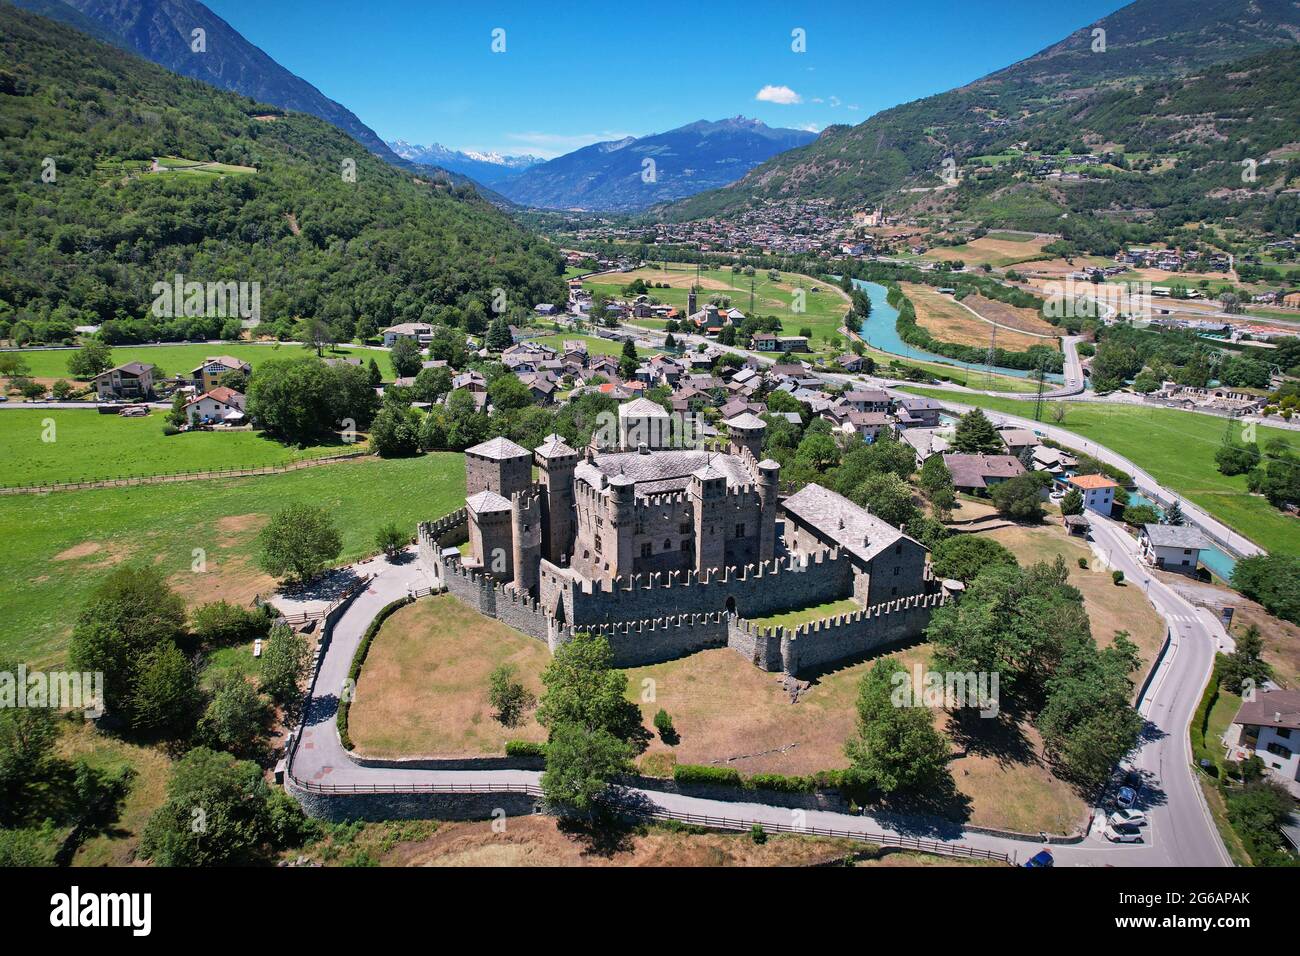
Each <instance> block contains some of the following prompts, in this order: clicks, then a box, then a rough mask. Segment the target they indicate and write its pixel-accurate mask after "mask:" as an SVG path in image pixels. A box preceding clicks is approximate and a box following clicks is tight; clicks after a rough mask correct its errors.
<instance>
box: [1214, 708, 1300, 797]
mask: <svg viewBox="0 0 1300 956" xmlns="http://www.w3.org/2000/svg"><path fill="white" fill-rule="evenodd" d="M1225 742H1226V743H1227V745H1228V756H1229V757H1231V758H1232V759H1233V760H1238V761H1240V760H1247V759H1249V758H1250V757H1259V759H1260V760H1262V761H1264V766H1265V767H1266V768H1267V769H1268V772H1269V774H1270V775H1271V776H1272V777H1274V778H1275V779H1276V780H1277V782H1278V783H1280V784H1282V785H1283V786H1284V787H1286V788H1287V789H1288V790H1290V791H1291V794H1292V796H1300V690H1283V689H1281V688H1260V689H1256V690H1255V692H1254V699H1252V700H1243V701H1242V704H1241V707H1240V708H1238V710H1237V716H1236V717H1234V718H1233V719H1232V726H1231V727H1230V728H1229V729H1228V733H1227V734H1226V735H1225Z"/></svg>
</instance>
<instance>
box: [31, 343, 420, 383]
mask: <svg viewBox="0 0 1300 956" xmlns="http://www.w3.org/2000/svg"><path fill="white" fill-rule="evenodd" d="M310 354H314V353H311V352H309V351H308V350H307V349H304V348H303V347H302V346H301V345H293V344H290V343H284V344H280V343H269V344H267V345H256V344H252V343H230V342H223V343H219V344H217V345H204V344H198V345H119V346H115V347H114V348H113V364H114V365H124V364H126V363H127V362H148V363H150V364H152V365H156V366H158V367H159V368H160V369H161V370H162V374H163V375H175V374H177V373H178V372H184V373H186V374H188V373H189V372H191V371H193V370H194V369H195V368H197V367H198V366H199V365H200V364H201V363H202V362H203V360H204V359H205V358H208V357H210V356H216V355H229V356H232V357H234V358H237V359H243V360H244V361H245V362H247V363H248V364H250V365H252V366H253V367H254V368H256V367H257V363H258V362H263V361H265V360H266V359H272V358H299V357H301V356H303V355H310ZM71 355H72V350H71V349H24V350H23V351H22V356H23V358H24V359H26V360H27V365H28V367H29V368H30V369H31V374H32V375H33V376H34V377H37V378H71V376H70V375H69V374H68V358H69V357H70V356H71ZM331 356H333V357H337V358H342V357H345V356H357V357H359V358H360V359H361V360H362V361H363V362H366V363H368V362H369V361H370V359H371V358H374V360H375V361H376V362H378V363H379V371H380V372H381V373H383V375H384V379H385V381H392V379H393V378H394V377H395V376H394V374H393V365H392V362H390V361H389V359H388V350H387V349H363V348H358V347H356V346H346V345H345V346H340V347H339V349H338V351H336V352H327V353H326V357H327V358H329V357H331ZM159 377H160V376H159V373H157V372H155V373H154V378H155V379H157V378H159Z"/></svg>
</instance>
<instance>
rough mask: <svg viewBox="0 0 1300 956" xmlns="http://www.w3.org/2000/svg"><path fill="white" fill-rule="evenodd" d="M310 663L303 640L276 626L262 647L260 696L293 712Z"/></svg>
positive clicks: (282, 627) (305, 642)
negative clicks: (266, 697) (268, 698)
mask: <svg viewBox="0 0 1300 956" xmlns="http://www.w3.org/2000/svg"><path fill="white" fill-rule="evenodd" d="M310 662H311V648H310V647H309V646H308V644H307V639H306V638H305V637H303V636H302V635H301V634H295V633H294V632H293V630H292V629H291V628H290V627H289V625H287V624H276V625H275V626H274V627H272V628H271V633H270V634H269V635H268V636H267V639H266V643H265V644H264V645H263V646H262V669H261V679H262V683H261V687H262V693H264V694H266V695H267V696H268V697H270V698H271V700H272V701H274V702H275V703H276V704H278V705H279V706H281V707H284V708H285V709H286V710H294V709H296V707H297V705H298V703H299V702H300V698H301V695H302V691H301V689H300V688H301V686H302V682H303V681H304V680H305V679H306V677H307V668H308V666H309V664H310Z"/></svg>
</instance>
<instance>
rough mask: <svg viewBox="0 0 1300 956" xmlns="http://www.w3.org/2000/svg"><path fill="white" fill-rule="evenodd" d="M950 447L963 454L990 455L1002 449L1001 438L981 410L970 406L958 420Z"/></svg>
mask: <svg viewBox="0 0 1300 956" xmlns="http://www.w3.org/2000/svg"><path fill="white" fill-rule="evenodd" d="M952 447H953V449H954V450H956V451H958V452H961V453H962V454H965V455H975V454H986V455H992V454H997V453H998V452H1000V451H1002V439H1001V438H999V437H998V432H997V429H996V428H994V427H993V423H992V422H991V421H989V420H988V418H987V417H986V416H985V415H984V412H983V410H982V409H979V408H972V409H971V410H970V411H969V412H967V413H966V414H965V415H963V416H962V417H961V418H960V419H959V420H958V422H957V429H956V433H955V434H954V435H953V442H952Z"/></svg>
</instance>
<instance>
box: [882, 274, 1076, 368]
mask: <svg viewBox="0 0 1300 956" xmlns="http://www.w3.org/2000/svg"><path fill="white" fill-rule="evenodd" d="M901 287H902V290H903V294H904V295H906V296H907V297H908V299H910V300H911V302H912V306H913V308H915V309H916V321H917V322H918V323H919V324H920V325H921V326H922V327H924V328H925V329H926V330H927V331H928V332H929V333H930V334H931V335H933V336H934V337H935V338H936V339H939V340H940V341H942V342H955V343H957V344H959V345H975V346H987V345H988V344H989V341H990V339H991V337H992V334H993V330H994V328H997V344H998V345H999V346H1000V347H1001V348H1005V349H1011V350H1012V351H1017V352H1023V351H1024V350H1025V349H1028V348H1030V347H1031V346H1034V345H1051V346H1057V345H1059V340H1058V338H1057V336H1058V335H1059V333H1058V332H1057V330H1056V329H1054V328H1052V326H1051V325H1049V324H1048V323H1047V322H1044V321H1043V320H1042V319H1041V318H1040V317H1038V316H1035V315H1034V314H1033V312H1032V311H1030V310H1029V309H1015V308H1012V307H1011V306H1008V305H1006V304H1005V303H1002V302H997V301H995V300H992V299H986V298H984V297H983V296H980V295H969V296H967V297H966V298H965V299H963V300H961V301H958V300H957V299H955V298H954V297H953V296H951V295H947V294H945V293H943V292H940V291H939V290H938V289H936V288H934V287H932V286H928V285H918V284H916V283H912V282H904V283H901ZM995 322H996V323H997V326H995V325H994V324H993V323H995ZM1030 327H1032V329H1033V331H1035V332H1037V333H1039V334H1034V335H1031V334H1029V333H1028V332H1027V331H1013V329H1022V330H1024V329H1029V328H1030Z"/></svg>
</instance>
